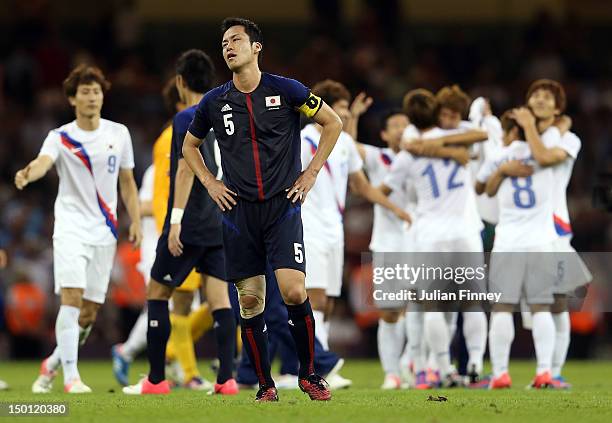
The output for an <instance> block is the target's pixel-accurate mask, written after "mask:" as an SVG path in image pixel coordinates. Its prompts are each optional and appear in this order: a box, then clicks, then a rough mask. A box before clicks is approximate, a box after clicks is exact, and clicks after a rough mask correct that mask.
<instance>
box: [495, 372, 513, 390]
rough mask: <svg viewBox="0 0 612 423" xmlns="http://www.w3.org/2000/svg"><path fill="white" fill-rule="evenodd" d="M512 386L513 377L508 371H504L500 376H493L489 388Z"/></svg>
mask: <svg viewBox="0 0 612 423" xmlns="http://www.w3.org/2000/svg"><path fill="white" fill-rule="evenodd" d="M511 387H512V379H510V375H509V374H508V372H504V373H502V375H501V376H499V377H493V379H491V384H490V385H489V389H507V388H511Z"/></svg>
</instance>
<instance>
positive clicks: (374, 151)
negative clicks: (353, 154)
mask: <svg viewBox="0 0 612 423" xmlns="http://www.w3.org/2000/svg"><path fill="white" fill-rule="evenodd" d="M362 146H363V149H364V151H365V157H364V166H365V170H366V171H368V172H375V171H376V169H377V168H378V167H379V166H380V165H381V164H382V162H381V161H380V148H378V147H374V146H373V145H369V144H362Z"/></svg>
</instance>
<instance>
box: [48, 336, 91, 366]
mask: <svg viewBox="0 0 612 423" xmlns="http://www.w3.org/2000/svg"><path fill="white" fill-rule="evenodd" d="M92 326H93V325H89V326H87V327H86V328H82V327H81V326H79V347H82V346H83V344H85V341H87V338H88V337H89V334H90V333H91V328H92ZM61 364H62V361H61V358H60V349H59V348H58V347H57V346H56V347H55V349H54V350H53V352H52V353H51V355H50V356H49V358H48V360H47V368H48V369H49V370H57V369H58V368H59V366H60V365H61Z"/></svg>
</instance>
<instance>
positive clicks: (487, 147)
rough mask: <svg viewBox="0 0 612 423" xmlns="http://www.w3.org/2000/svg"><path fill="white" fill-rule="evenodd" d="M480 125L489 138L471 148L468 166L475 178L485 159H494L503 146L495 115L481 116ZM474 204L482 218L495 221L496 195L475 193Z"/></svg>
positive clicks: (496, 216) (499, 127)
mask: <svg viewBox="0 0 612 423" xmlns="http://www.w3.org/2000/svg"><path fill="white" fill-rule="evenodd" d="M480 125H481V126H480V129H482V130H483V131H486V132H487V134H488V136H489V138H488V139H487V140H486V141H484V142H477V143H475V144H474V145H473V146H472V148H471V151H470V153H471V155H472V160H470V163H469V165H468V166H469V167H470V172H471V173H472V178H474V179H476V175H477V174H478V170H479V169H480V168H481V167H482V165H483V164H484V163H485V161H488V160H496V159H497V158H498V152H499V150H500V149H501V148H502V147H503V142H502V138H503V131H502V127H501V123H500V121H499V119H498V118H497V117H496V116H493V115H488V116H485V117H483V118H482V120H481V122H480ZM476 206H477V207H478V213H479V215H480V217H481V218H482V220H485V221H487V222H489V223H497V220H498V216H499V207H498V205H497V197H489V196H488V195H486V194H481V195H477V196H476Z"/></svg>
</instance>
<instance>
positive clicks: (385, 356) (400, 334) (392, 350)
mask: <svg viewBox="0 0 612 423" xmlns="http://www.w3.org/2000/svg"><path fill="white" fill-rule="evenodd" d="M403 325H404V320H403V319H400V320H399V321H397V322H395V323H388V322H385V321H384V320H383V319H378V356H379V357H380V364H382V368H383V371H384V372H385V374H392V375H396V376H399V374H400V362H399V360H400V356H401V355H402V349H403V347H404V336H405V331H404V327H403Z"/></svg>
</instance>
